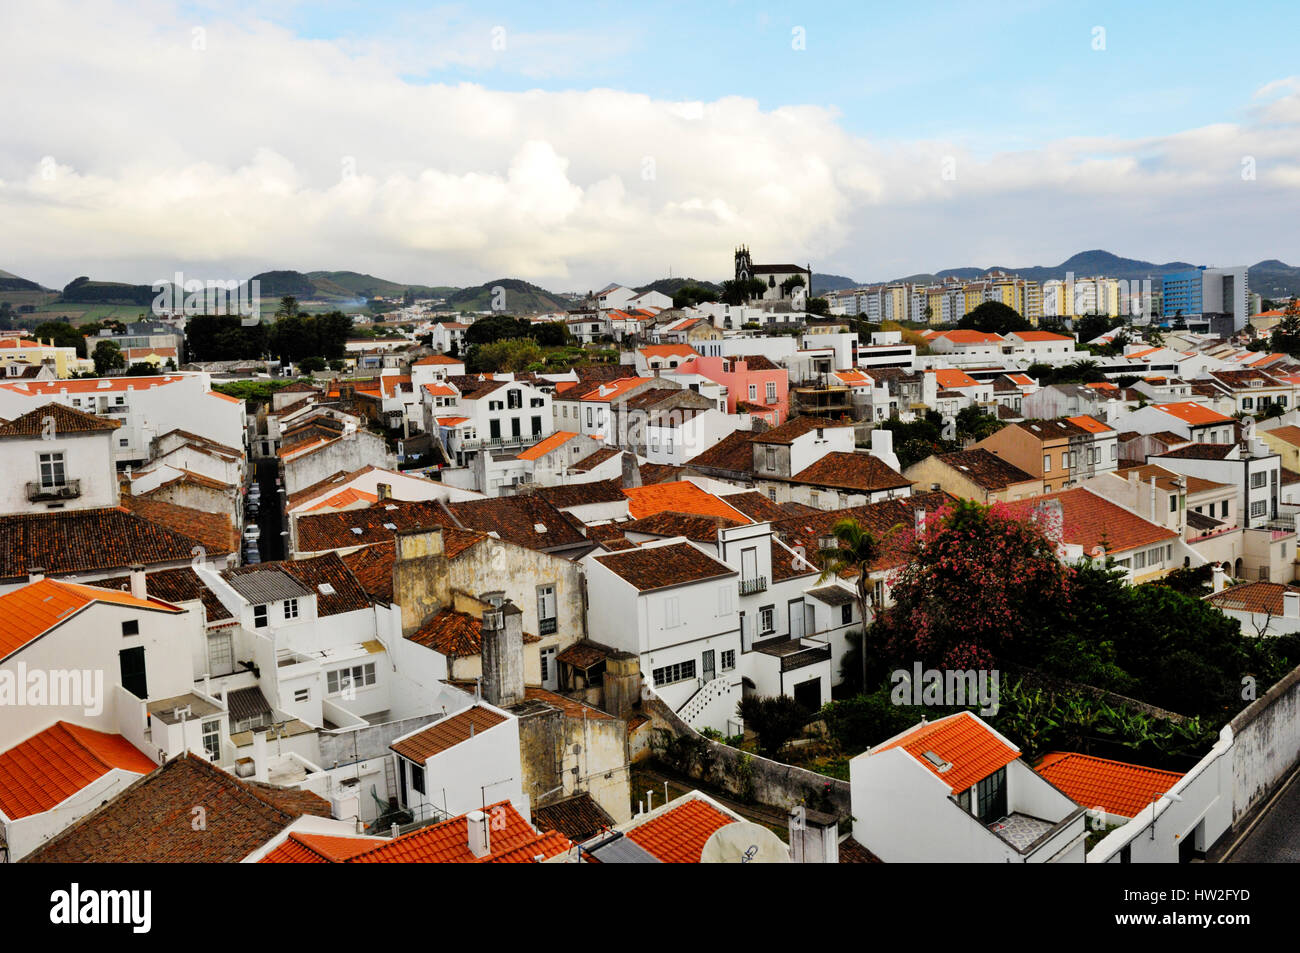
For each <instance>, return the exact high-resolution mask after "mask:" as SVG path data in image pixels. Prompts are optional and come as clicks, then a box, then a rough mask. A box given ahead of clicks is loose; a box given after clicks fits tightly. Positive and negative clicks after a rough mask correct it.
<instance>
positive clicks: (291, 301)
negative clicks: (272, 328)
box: [275, 295, 299, 318]
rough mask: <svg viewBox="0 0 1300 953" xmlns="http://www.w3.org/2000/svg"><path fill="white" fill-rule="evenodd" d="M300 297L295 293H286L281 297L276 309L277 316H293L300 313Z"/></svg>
mask: <svg viewBox="0 0 1300 953" xmlns="http://www.w3.org/2000/svg"><path fill="white" fill-rule="evenodd" d="M298 311H299V308H298V299H297V298H295V297H294V296H293V295H285V296H284V297H283V298H281V299H280V306H279V307H278V308H276V309H275V316H276V317H277V318H291V317H294V316H295V315H297V314H298Z"/></svg>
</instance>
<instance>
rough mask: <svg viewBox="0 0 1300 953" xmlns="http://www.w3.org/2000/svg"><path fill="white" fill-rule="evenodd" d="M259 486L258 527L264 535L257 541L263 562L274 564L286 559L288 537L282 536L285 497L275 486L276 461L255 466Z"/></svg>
mask: <svg viewBox="0 0 1300 953" xmlns="http://www.w3.org/2000/svg"><path fill="white" fill-rule="evenodd" d="M254 468H255V469H254V473H255V478H256V480H257V485H258V486H259V487H260V488H261V490H262V498H261V500H260V501H259V502H260V507H259V510H258V514H257V526H258V528H259V529H260V530H261V531H262V535H261V536H259V537H258V539H257V549H258V553H259V555H260V556H261V559H262V562H273V561H274V560H277V559H284V558H285V555H286V553H285V544H286V542H287V539H288V537H285V536H281V535H280V533H281V531H283V530H284V528H285V523H284V495H283V494H282V493H280V491H279V487H277V486H276V485H275V479H276V475H277V472H278V469H279V468H278V467H277V466H276V463H275V461H274V460H259V461H257V462H256V463H255V464H254Z"/></svg>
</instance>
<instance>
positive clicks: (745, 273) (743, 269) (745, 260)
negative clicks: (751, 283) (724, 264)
mask: <svg viewBox="0 0 1300 953" xmlns="http://www.w3.org/2000/svg"><path fill="white" fill-rule="evenodd" d="M753 277H754V259H752V258H750V257H749V249H748V248H747V247H746V246H744V245H741V246H740V247H739V248H737V249H736V280H737V281H748V280H749V279H750V278H753Z"/></svg>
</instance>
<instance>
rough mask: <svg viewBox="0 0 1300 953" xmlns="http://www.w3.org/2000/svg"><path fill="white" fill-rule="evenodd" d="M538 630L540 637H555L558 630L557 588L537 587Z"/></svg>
mask: <svg viewBox="0 0 1300 953" xmlns="http://www.w3.org/2000/svg"><path fill="white" fill-rule="evenodd" d="M537 628H538V633H537V634H538V635H553V634H554V633H555V630H556V619H555V587H554V586H538V587H537Z"/></svg>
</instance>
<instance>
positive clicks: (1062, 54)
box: [270, 0, 1300, 151]
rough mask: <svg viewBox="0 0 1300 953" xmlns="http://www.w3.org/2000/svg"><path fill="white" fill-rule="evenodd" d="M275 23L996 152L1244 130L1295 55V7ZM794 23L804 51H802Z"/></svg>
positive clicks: (680, 10)
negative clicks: (1246, 113)
mask: <svg viewBox="0 0 1300 953" xmlns="http://www.w3.org/2000/svg"><path fill="white" fill-rule="evenodd" d="M433 11H436V14H435V13H434V12H433ZM270 19H273V20H276V21H277V22H279V23H281V24H283V25H284V26H286V27H287V28H290V29H292V30H294V31H295V32H296V33H298V34H299V35H301V36H303V37H310V38H316V39H328V40H343V41H347V40H356V39H359V38H362V37H372V38H376V39H379V40H386V39H390V38H393V37H402V38H403V39H404V40H406V41H409V40H412V39H415V38H421V37H423V38H424V39H425V40H426V41H427V43H428V44H429V46H431V47H432V46H435V45H436V44H438V43H439V41H440V38H441V34H442V33H443V32H444V31H443V30H440V29H439V28H438V26H439V24H446V25H448V26H452V27H455V28H458V29H464V30H466V31H474V30H475V29H478V30H479V32H484V31H483V28H484V26H486V25H492V26H498V25H499V26H501V27H503V28H504V29H505V30H506V31H507V33H506V36H507V38H508V37H509V36H510V35H511V34H512V33H515V32H520V33H526V34H542V35H545V34H554V35H559V36H564V37H578V38H585V39H586V40H587V41H589V42H588V44H587V46H586V55H584V56H582V57H578V56H573V57H568V58H567V59H566V60H565V62H564V65H563V66H562V67H561V66H557V67H556V68H555V70H554V72H552V73H550V74H549V75H539V74H538V73H537V72H529V73H527V74H525V73H524V72H522V70H524V69H527V67H526V66H524V65H523V64H520V63H518V62H517V61H516V60H515V59H514V58H513V57H512V56H511V55H510V53H509V47H508V46H507V51H506V52H505V53H503V54H502V55H500V56H499V57H496V58H495V60H494V61H493V63H492V64H491V65H482V66H473V67H468V68H467V67H464V66H451V67H444V68H432V69H429V70H427V71H424V72H412V73H410V74H408V75H409V76H410V78H411V79H413V80H416V81H419V80H426V81H434V82H460V81H470V82H475V83H482V84H484V85H487V86H490V87H492V88H494V89H502V90H525V89H533V88H540V89H546V90H567V89H588V88H591V87H598V86H599V87H612V88H615V89H621V90H627V91H631V92H639V93H645V94H647V95H650V96H653V97H655V98H662V99H676V100H697V99H700V100H712V99H717V98H720V97H723V96H729V95H740V96H746V97H752V98H756V99H757V100H758V102H759V104H760V105H761V106H762V107H763V108H764V109H772V108H776V107H779V106H788V105H798V104H805V103H810V104H817V105H822V106H833V107H835V108H836V109H838V110H839V111H840V113H841V114H842V116H843V125H844V127H845V128H846V129H847V130H848V131H850V132H853V133H856V134H860V135H870V136H873V137H876V138H880V139H890V138H899V139H914V138H931V137H940V138H960V139H963V140H966V141H967V142H969V143H970V144H971V145H972V147H974V148H977V149H979V151H985V150H998V149H1022V148H1032V147H1033V146H1035V145H1036V144H1038V143H1040V142H1042V141H1046V140H1050V139H1055V138H1059V137H1065V136H1085V137H1086V136H1124V137H1131V138H1140V137H1145V136H1160V135H1167V134H1171V133H1176V132H1178V131H1180V130H1183V129H1187V128H1189V127H1191V126H1196V125H1202V124H1205V123H1207V122H1218V121H1237V120H1239V119H1241V118H1242V116H1243V109H1244V106H1243V104H1244V103H1247V102H1248V101H1249V100H1250V97H1251V94H1252V93H1253V92H1254V90H1256V89H1258V88H1259V87H1261V86H1263V85H1264V84H1265V83H1267V82H1269V81H1270V80H1273V79H1276V78H1277V77H1278V75H1279V71H1280V69H1282V68H1283V66H1284V65H1285V64H1289V63H1290V62H1291V61H1292V60H1293V59H1294V58H1295V56H1296V47H1295V43H1296V35H1297V29H1296V28H1297V26H1300V5H1297V4H1295V3H1293V2H1292V3H1285V2H1282V3H1255V4H1250V5H1235V6H1234V7H1233V8H1232V9H1231V10H1230V11H1229V10H1228V9H1227V8H1225V6H1224V5H1223V4H1222V3H1219V4H1214V3H1208V2H1201V3H1195V2H1192V3H1186V2H1182V3H1171V2H1143V3H1140V4H1134V3H1086V4H1085V3H1050V2H1024V0H1007V2H999V3H996V4H987V3H978V4H977V3H895V2H891V3H818V4H801V3H751V2H734V3H680V2H674V3H637V4H628V3H564V2H559V3H546V4H537V3H495V4H477V3H476V4H473V5H463V6H457V5H448V6H435V7H432V8H431V7H430V5H428V4H418V3H409V2H395V0H382V2H371V0H365V2H360V0H356V2H354V0H348V2H342V0H340V2H333V3H316V4H301V5H287V6H285V7H284V8H283V9H282V10H281V12H280V14H279V15H278V16H273V17H270ZM796 27H801V28H803V30H804V36H805V39H806V44H805V45H806V48H805V50H804V51H802V52H798V51H795V50H794V49H792V43H793V39H794V33H793V31H794V29H795V28H796ZM1097 28H1101V29H1102V30H1104V31H1105V32H1104V36H1101V35H1099V34H1095V33H1094V30H1095V29H1097ZM489 29H490V27H489ZM1099 36H1100V37H1101V39H1102V40H1104V47H1105V48H1104V49H1102V50H1097V49H1094V45H1095V43H1096V40H1097V38H1098V37H1099ZM484 41H485V42H487V36H485V37H484Z"/></svg>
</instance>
